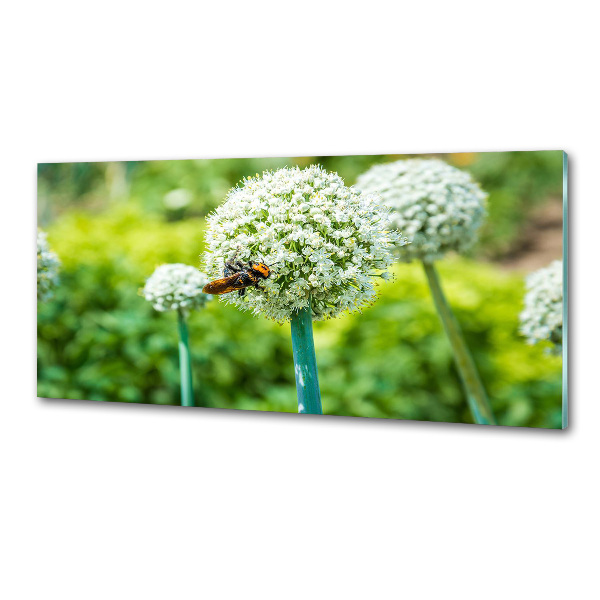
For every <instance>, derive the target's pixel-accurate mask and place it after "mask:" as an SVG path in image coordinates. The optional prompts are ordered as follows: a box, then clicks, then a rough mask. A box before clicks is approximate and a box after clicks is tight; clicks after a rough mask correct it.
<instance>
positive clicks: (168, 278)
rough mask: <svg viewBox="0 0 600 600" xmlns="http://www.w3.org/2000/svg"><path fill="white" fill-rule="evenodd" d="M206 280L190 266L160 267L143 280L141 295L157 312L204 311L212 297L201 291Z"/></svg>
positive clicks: (173, 265) (203, 275) (204, 276)
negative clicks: (202, 309)
mask: <svg viewBox="0 0 600 600" xmlns="http://www.w3.org/2000/svg"><path fill="white" fill-rule="evenodd" d="M207 283H208V277H207V276H206V275H205V274H204V273H202V272H201V271H199V270H198V269H196V268H194V267H191V266H190V265H183V264H180V263H176V264H171V265H161V266H160V267H157V268H156V270H155V271H154V273H152V275H151V276H150V277H149V278H148V281H146V285H145V287H144V289H143V292H142V293H143V295H144V297H145V298H146V300H148V302H152V306H153V307H154V308H155V309H156V310H158V311H159V312H165V311H168V310H180V309H181V310H182V311H183V312H185V313H187V312H189V311H190V310H196V309H200V308H203V307H204V305H205V304H206V302H207V301H208V300H211V297H210V296H209V295H208V294H205V293H203V292H202V288H203V287H204V286H205V285H206V284H207Z"/></svg>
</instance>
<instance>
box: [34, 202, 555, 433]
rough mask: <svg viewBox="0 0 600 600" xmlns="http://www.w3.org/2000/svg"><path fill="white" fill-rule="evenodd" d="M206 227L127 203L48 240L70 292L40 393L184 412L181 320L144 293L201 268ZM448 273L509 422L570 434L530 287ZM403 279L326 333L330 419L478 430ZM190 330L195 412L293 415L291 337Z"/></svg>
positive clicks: (323, 366) (481, 274)
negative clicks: (532, 315) (529, 336)
mask: <svg viewBox="0 0 600 600" xmlns="http://www.w3.org/2000/svg"><path fill="white" fill-rule="evenodd" d="M203 227H204V221H203V220H202V219H188V220H182V221H177V222H171V223H166V222H164V221H163V220H162V219H161V218H160V217H159V216H148V214H144V213H142V212H140V211H138V210H136V209H133V208H131V207H128V206H127V205H122V206H119V207H117V208H115V209H113V210H111V211H110V212H107V213H104V214H102V215H95V216H89V215H84V214H69V215H65V216H63V217H62V218H61V219H60V220H58V221H56V222H55V223H54V225H53V226H51V227H50V228H49V241H50V243H51V244H52V247H53V248H54V249H55V250H56V252H57V254H58V255H59V256H60V258H61V261H62V264H63V266H62V270H61V282H62V283H61V286H60V287H59V288H58V289H57V292H56V296H55V298H54V300H53V301H51V302H49V303H47V304H40V305H39V307H38V311H39V312H38V395H40V396H42V397H54V398H81V399H89V400H104V401H119V402H144V403H153V404H178V402H179V375H178V359H177V331H176V315H174V314H158V313H156V312H155V311H154V310H153V309H152V307H151V306H150V304H149V303H148V302H146V301H145V300H144V299H143V298H142V297H141V296H140V295H139V289H140V288H141V287H142V286H143V285H144V282H145V279H146V278H147V277H148V276H149V275H150V274H151V273H152V271H153V270H154V268H155V267H156V266H157V265H158V264H161V263H164V262H184V263H188V264H191V265H196V266H198V265H199V258H198V256H199V254H200V253H201V252H202V249H203V248H202V234H203ZM439 270H440V274H441V277H442V281H443V283H444V284H445V287H446V291H447V294H448V297H449V300H450V302H451V303H452V305H453V307H454V308H455V310H456V314H457V317H458V318H459V320H460V322H461V324H462V326H463V329H464V331H465V335H466V338H467V342H468V343H469V345H470V347H471V349H472V351H473V354H474V357H475V361H476V362H477V365H478V367H479V369H480V371H481V375H482V378H483V380H484V382H485V384H486V387H487V390H488V393H489V395H490V398H491V402H492V405H493V407H494V410H495V411H496V414H497V417H498V420H499V422H500V423H501V424H503V425H528V426H537V427H560V424H561V361H560V358H557V357H553V356H549V355H547V354H545V353H544V351H543V349H541V348H538V347H530V346H527V345H526V344H525V343H524V341H523V339H522V338H521V337H520V336H519V334H518V332H517V328H518V313H519V311H520V310H521V306H522V295H523V282H522V278H521V277H520V276H518V275H514V274H510V275H509V274H506V273H503V272H501V271H499V270H498V269H497V268H495V267H493V266H490V265H482V264H478V263H474V262H471V261H467V260H465V259H456V260H451V261H445V262H442V263H440V265H439ZM396 275H397V279H396V281H392V282H388V283H386V284H384V285H382V288H381V290H382V296H381V298H380V299H379V301H378V302H377V303H376V304H375V305H374V306H373V307H372V308H370V309H369V310H367V311H365V312H364V313H363V314H362V315H347V316H344V317H342V318H339V319H334V320H331V321H327V322H323V323H316V325H315V343H316V347H317V361H318V365H319V376H320V382H321V393H322V396H323V405H324V409H325V412H326V413H329V414H339V415H354V416H365V417H385V418H399V419H419V420H431V421H457V422H471V417H470V414H469V411H468V408H467V406H466V403H465V400H464V395H463V393H462V389H461V387H460V381H459V379H458V375H457V373H456V370H455V368H454V365H453V361H452V360H453V359H452V355H451V352H450V348H449V346H448V343H447V340H446V338H445V337H444V334H443V331H442V328H441V325H440V323H439V321H438V317H437V315H436V313H435V311H434V308H433V304H432V302H431V299H430V296H429V291H428V288H427V286H426V282H425V277H424V274H423V273H422V269H421V267H420V266H419V265H418V264H414V265H399V266H398V267H397V268H396ZM189 326H190V337H191V345H192V358H193V368H194V378H195V391H196V403H197V404H198V405H202V406H210V407H220V408H237V409H254V410H271V411H288V412H296V410H297V406H296V391H295V381H294V372H293V363H292V349H291V341H290V334H289V328H288V327H287V326H279V325H277V324H275V323H271V322H270V321H267V320H266V319H264V318H254V317H252V316H250V315H248V314H244V313H241V312H239V311H238V310H236V309H235V308H233V307H227V306H225V305H223V304H222V303H220V302H218V301H214V302H211V303H209V305H208V307H207V308H206V309H204V310H202V311H200V312H198V313H194V314H192V316H191V317H190V320H189Z"/></svg>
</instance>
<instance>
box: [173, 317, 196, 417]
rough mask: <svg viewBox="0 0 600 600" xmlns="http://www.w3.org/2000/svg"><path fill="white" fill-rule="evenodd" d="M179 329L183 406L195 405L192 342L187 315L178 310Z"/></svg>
mask: <svg viewBox="0 0 600 600" xmlns="http://www.w3.org/2000/svg"><path fill="white" fill-rule="evenodd" d="M177 325H178V329H179V372H180V376H181V406H194V389H193V387H192V361H191V358H190V342H189V336H188V327H187V323H186V321H185V315H184V314H183V312H182V311H181V310H178V311H177Z"/></svg>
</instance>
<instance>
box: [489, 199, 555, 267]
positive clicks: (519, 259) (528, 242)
mask: <svg viewBox="0 0 600 600" xmlns="http://www.w3.org/2000/svg"><path fill="white" fill-rule="evenodd" d="M562 225H563V204H562V199H560V198H553V199H551V200H549V201H548V202H547V203H546V204H544V205H543V206H541V207H540V208H539V209H538V210H536V211H534V213H533V214H532V216H531V220H530V223H529V225H528V226H527V227H526V229H525V231H524V232H523V236H522V237H521V238H520V239H519V240H518V243H517V247H518V249H517V250H516V251H515V252H514V254H512V255H511V256H508V257H507V258H505V259H503V260H502V261H500V263H499V265H500V267H501V268H503V269H506V270H510V271H516V270H519V271H527V272H530V271H535V270H536V269H539V268H541V267H545V266H547V265H548V264H549V263H551V262H552V261H553V260H556V259H561V258H562V246H563V244H562Z"/></svg>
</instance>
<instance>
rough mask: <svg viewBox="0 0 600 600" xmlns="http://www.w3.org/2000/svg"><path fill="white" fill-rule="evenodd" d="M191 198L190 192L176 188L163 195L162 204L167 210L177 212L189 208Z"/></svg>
mask: <svg viewBox="0 0 600 600" xmlns="http://www.w3.org/2000/svg"><path fill="white" fill-rule="evenodd" d="M192 198H193V194H192V192H190V191H189V190H186V189H184V188H178V189H176V190H171V191H170V192H168V193H167V194H165V196H164V198H163V204H164V205H165V206H166V207H167V208H168V209H169V210H179V209H181V208H185V207H186V206H189V205H190V204H191V203H192Z"/></svg>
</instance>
